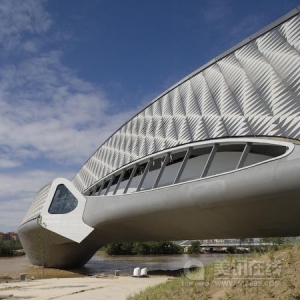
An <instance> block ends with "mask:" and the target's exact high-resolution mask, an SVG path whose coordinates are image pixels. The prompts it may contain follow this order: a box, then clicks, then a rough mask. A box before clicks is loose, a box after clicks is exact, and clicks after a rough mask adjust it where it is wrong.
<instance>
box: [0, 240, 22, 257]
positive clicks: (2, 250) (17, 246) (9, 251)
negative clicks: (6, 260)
mask: <svg viewBox="0 0 300 300" xmlns="http://www.w3.org/2000/svg"><path fill="white" fill-rule="evenodd" d="M24 254H25V252H24V251H23V250H22V245H21V243H20V241H14V240H5V241H3V240H1V239H0V257H10V256H20V255H24Z"/></svg>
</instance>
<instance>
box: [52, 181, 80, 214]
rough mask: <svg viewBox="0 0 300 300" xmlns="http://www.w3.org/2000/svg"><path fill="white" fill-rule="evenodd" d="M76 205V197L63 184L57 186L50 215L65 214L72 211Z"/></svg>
mask: <svg viewBox="0 0 300 300" xmlns="http://www.w3.org/2000/svg"><path fill="white" fill-rule="evenodd" d="M77 205H78V200H77V199H76V197H75V196H74V195H73V194H72V193H71V192H70V191H69V190H68V189H67V187H66V186H65V185H63V184H60V185H58V186H57V188H56V191H55V194H54V197H53V199H52V202H51V205H50V208H49V211H48V212H49V213H50V214H67V213H69V212H71V211H72V210H74V209H75V208H76V207H77Z"/></svg>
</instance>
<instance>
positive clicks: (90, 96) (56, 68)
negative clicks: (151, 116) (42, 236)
mask: <svg viewBox="0 0 300 300" xmlns="http://www.w3.org/2000/svg"><path fill="white" fill-rule="evenodd" d="M45 4H46V1H45V0H26V1H18V0H0V47H1V46H2V49H3V51H6V53H5V56H6V59H5V62H2V63H0V67H1V68H0V182H1V191H0V204H1V212H0V230H1V229H2V228H1V227H6V228H7V227H8V226H10V227H14V228H13V229H15V228H16V227H17V226H18V224H19V222H20V221H21V215H22V216H23V215H24V214H25V212H26V210H27V208H28V207H29V205H30V202H31V201H32V199H33V197H34V194H35V193H36V192H37V190H38V189H39V188H40V187H41V186H43V185H44V184H45V183H46V182H48V181H51V180H53V179H54V178H55V177H57V176H60V177H66V178H69V179H70V178H72V176H73V175H75V173H76V171H77V170H78V169H79V167H80V166H81V165H82V164H83V163H84V162H85V160H86V159H87V158H88V157H89V156H90V155H91V154H92V153H93V152H94V151H95V150H96V149H97V148H98V147H99V146H100V145H101V144H102V143H103V142H104V140H105V139H106V138H107V137H108V136H109V135H110V134H112V133H113V132H114V130H116V129H117V128H118V127H119V126H120V125H121V124H122V123H123V122H124V121H126V120H127V119H129V117H128V116H129V115H132V113H133V112H131V111H126V112H112V109H111V104H110V102H111V101H109V99H107V95H106V93H105V91H104V90H103V89H101V87H99V86H97V85H95V84H92V83H90V82H87V81H85V80H83V79H82V78H80V76H78V75H77V74H76V72H74V70H72V69H70V68H68V67H67V66H65V65H64V64H63V62H62V58H63V56H64V52H63V51H62V49H61V48H60V47H59V43H57V42H56V43H55V41H57V36H64V33H59V32H55V34H54V35H53V39H52V41H54V42H53V43H52V45H51V47H47V50H44V48H46V47H43V46H44V44H43V43H45V44H46V43H48V42H49V36H47V37H45V38H44V37H43V35H44V34H46V33H49V34H50V31H49V30H50V27H51V25H52V24H53V20H52V18H51V15H50V14H49V13H48V12H47V11H46V9H45V7H46V6H45ZM50 39H51V38H50ZM47 46H49V44H47ZM28 162H30V164H29V163H28ZM41 165H43V166H45V165H46V166H51V165H57V166H59V165H60V167H59V168H57V172H54V171H53V170H50V169H48V170H47V169H46V170H45V169H43V168H45V167H41ZM66 169H68V170H73V172H70V171H68V172H66V171H65V170H66ZM10 215H11V216H13V217H12V218H10V217H9V216H10Z"/></svg>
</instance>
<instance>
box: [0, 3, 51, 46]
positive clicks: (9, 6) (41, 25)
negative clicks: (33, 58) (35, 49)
mask: <svg viewBox="0 0 300 300" xmlns="http://www.w3.org/2000/svg"><path fill="white" fill-rule="evenodd" d="M45 3H46V1H45V0H26V1H18V0H1V1H0V44H1V45H2V46H3V47H4V48H6V49H15V48H16V47H20V46H21V45H22V44H23V43H24V45H26V44H27V49H28V50H30V51H31V50H32V48H31V47H29V44H28V38H30V36H32V35H34V34H41V33H43V32H45V31H47V30H48V29H49V27H50V26H51V23H52V20H51V18H50V15H49V13H47V11H46V10H45V8H44V5H45ZM23 49H24V50H26V46H25V47H23Z"/></svg>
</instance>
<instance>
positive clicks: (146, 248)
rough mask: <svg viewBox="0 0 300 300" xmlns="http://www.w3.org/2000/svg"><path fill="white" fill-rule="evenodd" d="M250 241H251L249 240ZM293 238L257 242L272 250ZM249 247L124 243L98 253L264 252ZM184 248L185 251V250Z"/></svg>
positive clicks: (195, 242)
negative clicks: (268, 245)
mask: <svg viewBox="0 0 300 300" xmlns="http://www.w3.org/2000/svg"><path fill="white" fill-rule="evenodd" d="M250 240H251V239H250ZM293 241H295V238H281V237H274V238H261V239H260V240H259V242H260V243H261V244H262V245H263V244H264V243H269V244H270V245H272V247H273V248H276V247H278V246H279V245H282V244H284V243H292V242H293ZM245 242H246V244H247V239H240V243H241V244H243V245H245ZM248 245H249V246H248V247H247V248H245V246H243V247H236V246H235V247H231V246H227V247H223V248H218V249H216V248H214V247H210V248H209V249H207V248H206V249H203V248H201V241H192V242H191V245H190V247H183V246H180V245H178V244H176V243H174V242H170V241H159V242H153V241H152V242H126V243H110V244H107V245H105V246H103V247H102V248H101V249H100V250H99V251H103V252H105V253H106V254H108V255H156V254H157V255H162V254H167V255H171V254H183V253H186V254H201V253H229V254H246V253H250V252H265V251H266V247H265V246H252V245H251V242H250V241H249V244H248ZM184 248H186V251H185V249H184Z"/></svg>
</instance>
